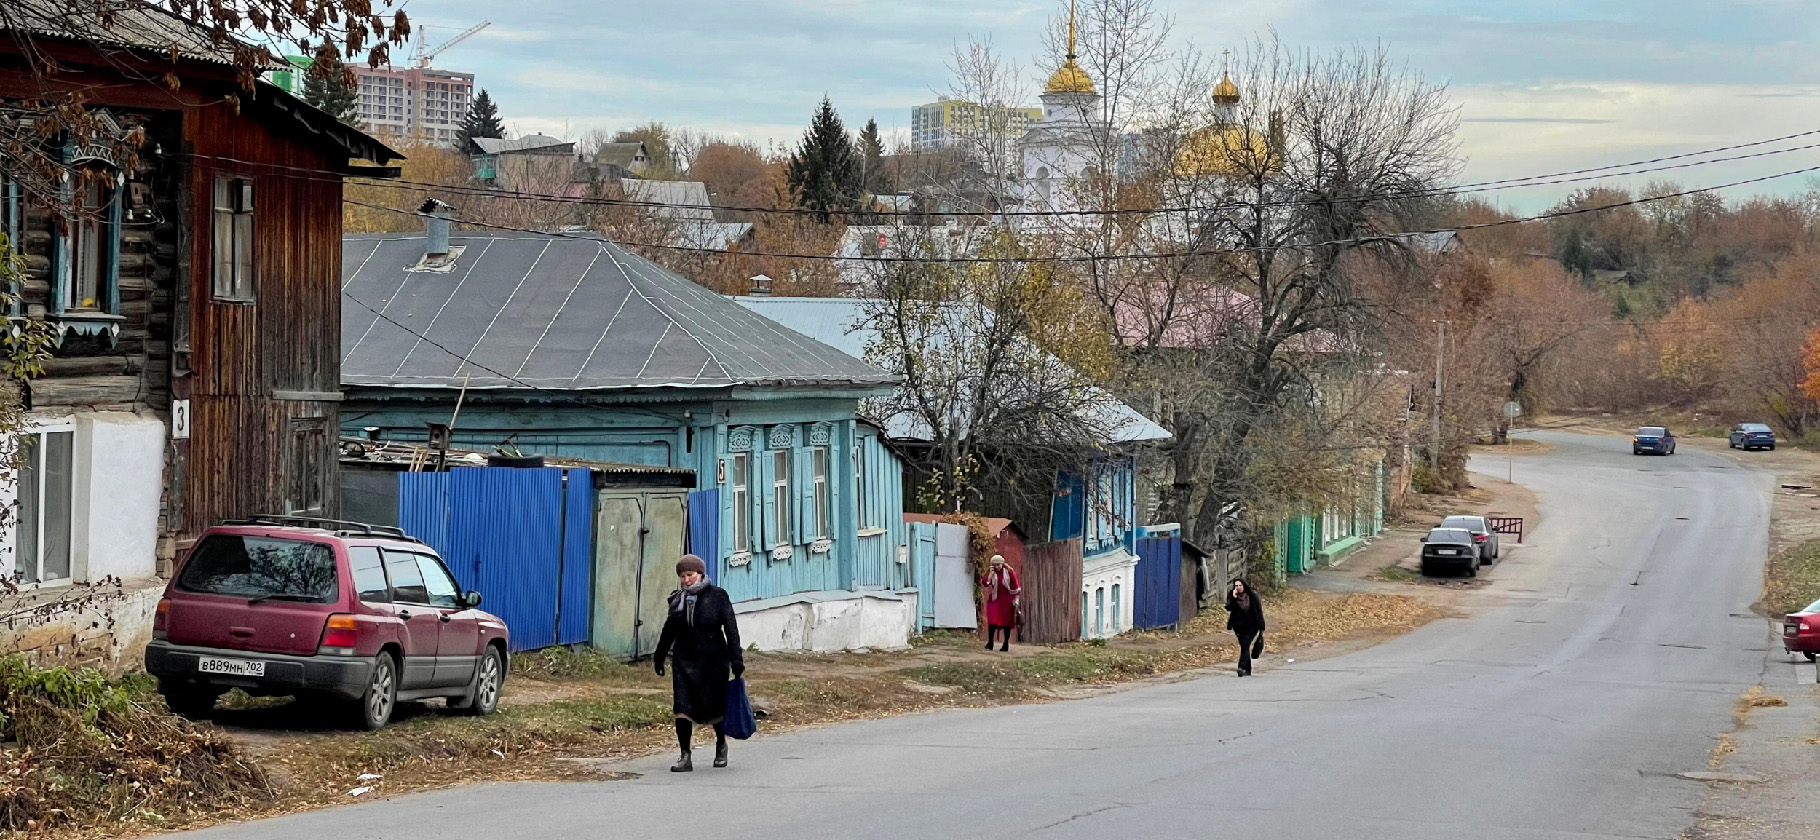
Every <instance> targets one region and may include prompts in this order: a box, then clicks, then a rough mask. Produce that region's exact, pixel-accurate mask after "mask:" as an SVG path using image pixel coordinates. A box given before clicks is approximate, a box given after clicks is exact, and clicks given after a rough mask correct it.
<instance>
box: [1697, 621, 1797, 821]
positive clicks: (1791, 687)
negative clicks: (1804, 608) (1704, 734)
mask: <svg viewBox="0 0 1820 840" xmlns="http://www.w3.org/2000/svg"><path fill="white" fill-rule="evenodd" d="M1774 629H1775V628H1774V627H1773V626H1772V627H1771V628H1770V630H1771V631H1772V632H1770V633H1769V635H1768V639H1769V645H1770V650H1769V653H1768V655H1767V656H1765V657H1764V662H1763V683H1762V686H1763V691H1762V693H1761V694H1759V695H1748V694H1747V695H1746V696H1745V697H1743V698H1740V699H1739V702H1738V710H1737V713H1736V714H1735V716H1734V719H1735V720H1736V721H1737V725H1736V726H1735V727H1734V728H1733V730H1732V731H1731V732H1728V733H1725V734H1722V735H1720V736H1718V742H1717V744H1715V746H1714V748H1713V759H1712V762H1711V764H1712V771H1711V772H1712V775H1711V776H1706V777H1702V776H1698V775H1696V776H1693V777H1691V778H1695V779H1698V780H1702V781H1706V783H1707V786H1708V791H1707V794H1706V797H1705V799H1704V800H1703V801H1702V802H1701V804H1700V810H1699V812H1698V813H1697V814H1696V818H1695V823H1694V825H1693V827H1692V828H1690V829H1689V830H1688V832H1687V835H1686V837H1687V840H1771V838H1774V840H1792V838H1796V837H1820V780H1816V779H1815V778H1814V771H1815V768H1816V767H1820V737H1817V736H1820V727H1817V726H1816V721H1820V688H1816V686H1815V684H1814V682H1815V665H1814V664H1813V663H1811V662H1808V661H1807V660H1805V659H1802V658H1800V657H1791V656H1789V655H1788V654H1786V653H1784V652H1783V651H1782V642H1781V639H1780V638H1779V637H1778V636H1776V635H1774V634H1773V631H1774ZM1779 704H1780V705H1779Z"/></svg>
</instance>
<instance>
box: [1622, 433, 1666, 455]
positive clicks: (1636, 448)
mask: <svg viewBox="0 0 1820 840" xmlns="http://www.w3.org/2000/svg"><path fill="white" fill-rule="evenodd" d="M1630 454H1632V455H1673V454H1675V436H1674V434H1673V433H1672V432H1670V431H1669V430H1668V429H1667V428H1666V427H1663V426H1644V427H1643V428H1641V429H1638V430H1637V435H1636V437H1633V438H1631V439H1630Z"/></svg>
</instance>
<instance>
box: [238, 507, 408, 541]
mask: <svg viewBox="0 0 1820 840" xmlns="http://www.w3.org/2000/svg"><path fill="white" fill-rule="evenodd" d="M223 524H225V525H276V526H279V527H284V528H316V529H318V530H323V531H333V532H335V533H336V534H342V535H359V536H367V537H388V538H391V539H398V540H407V541H410V542H414V543H421V542H422V540H419V539H417V538H416V537H413V536H411V535H410V534H407V533H405V532H404V529H403V528H400V527H398V526H396V525H373V524H370V523H366V522H353V521H350V520H347V519H329V518H327V517H322V516H298V515H295V514H283V515H281V514H276V513H261V514H257V515H255V516H249V517H246V518H244V519H229V520H227V521H226V522H224V523H223ZM325 526H329V527H325Z"/></svg>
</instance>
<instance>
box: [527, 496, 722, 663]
mask: <svg viewBox="0 0 1820 840" xmlns="http://www.w3.org/2000/svg"><path fill="white" fill-rule="evenodd" d="M565 473H566V476H567V478H566V483H565V484H564V487H565V490H564V492H565V494H566V496H565V502H564V507H563V529H562V586H561V590H560V591H561V593H562V594H561V599H560V602H559V606H558V612H557V618H558V621H557V625H558V626H557V628H556V643H557V644H559V645H576V644H581V643H582V642H586V641H587V640H588V635H589V633H590V631H591V629H592V623H591V622H592V620H593V612H592V610H591V609H590V608H591V605H592V603H593V593H594V472H593V471H592V470H587V469H569V470H566V471H565ZM707 556H709V557H713V556H714V555H712V554H710V555H707Z"/></svg>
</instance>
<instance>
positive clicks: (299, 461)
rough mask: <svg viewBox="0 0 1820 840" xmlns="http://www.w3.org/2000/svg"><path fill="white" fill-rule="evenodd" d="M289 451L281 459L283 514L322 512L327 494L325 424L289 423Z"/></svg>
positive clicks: (304, 420) (309, 419)
mask: <svg viewBox="0 0 1820 840" xmlns="http://www.w3.org/2000/svg"><path fill="white" fill-rule="evenodd" d="M290 426H291V437H290V440H289V441H288V446H289V447H290V449H289V451H288V452H286V453H285V459H284V473H285V475H284V478H285V494H284V512H285V513H286V514H296V513H322V512H323V510H324V508H325V504H324V501H323V500H324V497H325V496H326V495H327V490H326V489H325V488H326V486H327V476H326V475H325V474H324V467H325V466H326V464H327V462H328V456H329V453H328V447H329V431H328V421H327V420H325V419H323V418H320V417H306V418H300V419H293V420H291V421H290Z"/></svg>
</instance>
